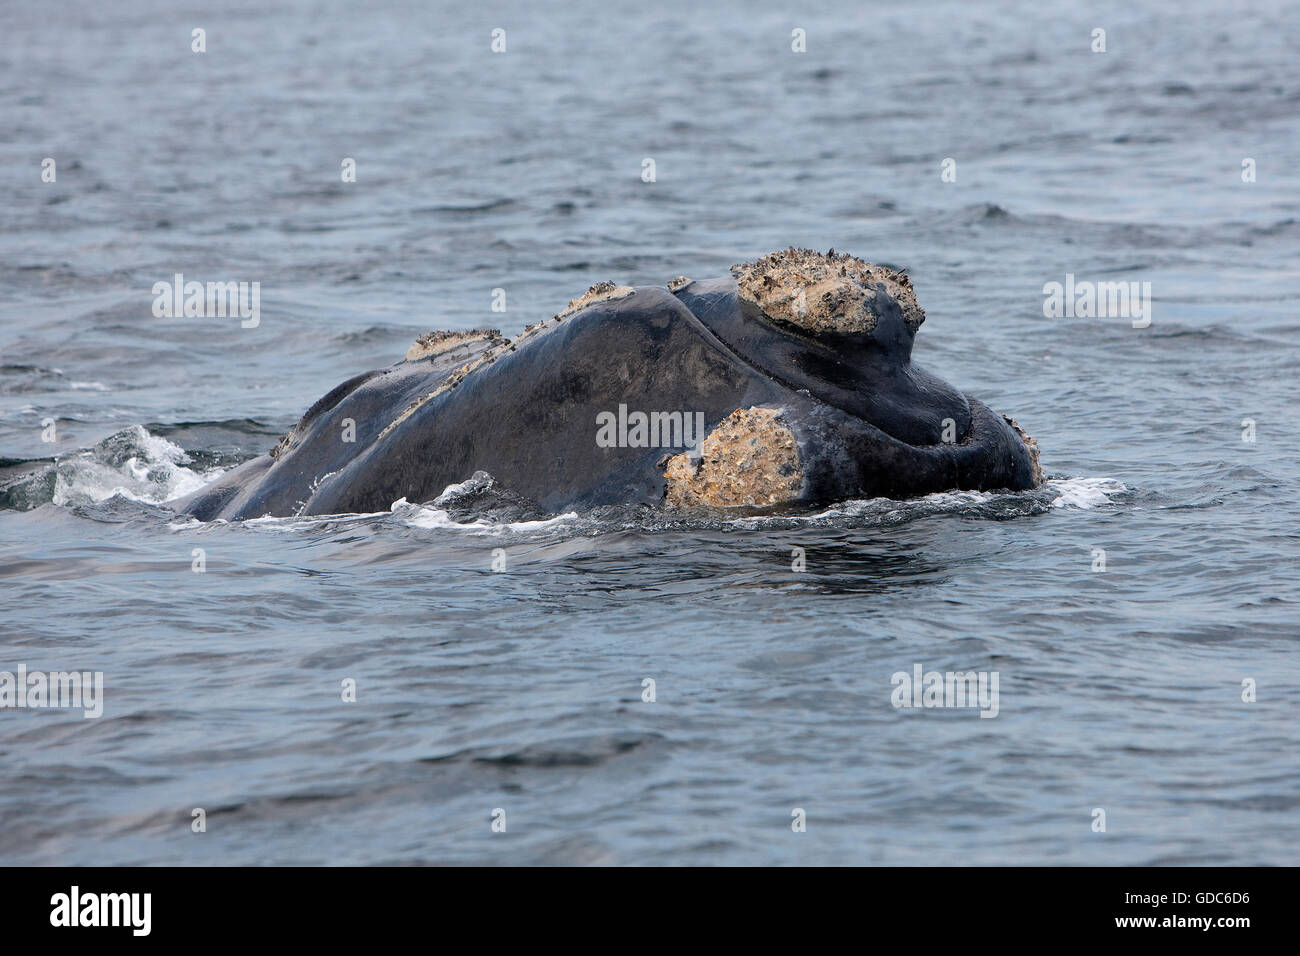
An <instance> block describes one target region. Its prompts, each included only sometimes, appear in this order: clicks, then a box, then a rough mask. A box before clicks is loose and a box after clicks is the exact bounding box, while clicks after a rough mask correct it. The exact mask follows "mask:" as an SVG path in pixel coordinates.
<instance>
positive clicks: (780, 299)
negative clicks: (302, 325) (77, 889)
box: [177, 248, 1043, 520]
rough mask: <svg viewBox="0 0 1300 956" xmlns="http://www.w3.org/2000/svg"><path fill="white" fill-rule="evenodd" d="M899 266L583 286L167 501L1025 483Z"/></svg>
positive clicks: (196, 509) (778, 495)
mask: <svg viewBox="0 0 1300 956" xmlns="http://www.w3.org/2000/svg"><path fill="white" fill-rule="evenodd" d="M924 320H925V313H924V312H923V311H922V310H921V307H920V305H919V304H918V303H917V299H916V294H915V291H914V290H913V288H912V285H911V281H910V279H909V277H908V276H907V275H906V274H905V273H903V272H900V271H895V270H891V269H888V268H883V267H879V266H873V265H871V264H869V263H867V262H864V261H862V260H861V259H857V258H854V257H852V256H849V255H844V254H836V253H835V251H834V250H831V252H829V253H826V254H822V253H817V252H811V251H809V250H805V249H793V248H792V249H788V250H786V251H784V252H777V253H773V254H771V255H769V256H765V257H763V258H761V259H758V260H755V261H752V262H747V263H742V264H740V265H737V266H734V267H733V268H732V269H731V272H730V273H729V274H728V275H724V276H720V277H717V278H713V279H701V280H691V279H687V278H685V277H682V276H679V277H677V278H676V279H674V280H672V281H671V282H669V283H668V284H667V285H665V286H641V287H637V288H632V287H629V286H617V285H614V284H613V283H608V282H606V283H600V284H598V285H596V286H593V287H592V288H591V289H590V290H588V292H587V293H586V294H584V295H583V296H581V297H580V298H578V299H575V300H574V301H572V302H571V303H570V304H569V307H568V308H566V309H565V310H563V311H562V312H560V313H559V314H558V315H556V316H554V317H553V318H552V319H550V320H548V321H546V322H542V323H539V324H537V325H533V326H528V327H527V328H526V329H525V331H524V332H523V333H522V334H521V335H520V336H518V337H517V338H515V339H514V340H513V341H512V340H509V339H506V338H504V337H503V336H502V335H501V334H500V333H499V332H498V331H496V330H491V329H481V330H475V331H470V332H448V331H443V332H433V333H429V334H427V335H424V336H421V337H420V338H419V339H417V340H416V343H415V344H414V345H413V346H412V347H411V349H410V351H409V352H408V353H407V355H406V357H405V358H404V359H403V360H402V361H400V362H397V363H396V364H394V365H392V366H390V367H388V368H384V369H376V370H373V371H369V372H364V373H362V374H360V375H357V376H355V377H353V378H350V379H348V380H347V381H345V382H343V383H342V384H341V385H339V386H337V387H336V388H334V389H333V390H331V391H330V392H329V393H328V394H326V395H325V396H324V397H322V398H321V399H320V400H319V401H317V402H316V403H315V404H314V405H312V406H311V408H310V409H308V411H307V413H306V414H305V415H304V416H303V418H302V420H301V421H300V422H298V423H297V424H296V425H295V426H294V427H293V428H292V429H291V430H290V431H289V433H288V434H287V435H285V437H284V438H283V439H282V440H281V441H280V443H279V444H278V445H277V446H276V447H275V448H274V449H272V450H271V451H270V452H269V453H268V454H266V455H263V456H261V457H259V458H257V459H254V460H252V461H249V462H247V463H245V464H244V465H242V466H240V467H239V468H236V469H235V470H233V471H232V472H229V473H228V474H226V475H225V476H223V477H222V478H221V479H219V480H218V481H217V482H215V483H214V484H212V485H209V486H208V487H205V488H203V489H202V490H201V491H199V492H198V493H196V494H195V495H193V496H191V497H189V498H187V499H184V500H183V501H181V502H179V503H178V504H177V507H178V509H179V510H181V511H183V512H186V513H189V514H192V515H195V516H197V517H199V518H201V519H204V520H210V519H213V518H226V519H240V518H253V517H259V516H262V515H296V514H309V515H317V514H337V513H347V512H374V511H380V510H387V509H388V508H389V506H390V505H391V504H392V503H393V502H394V501H397V500H398V499H401V498H406V499H407V500H409V501H412V502H421V501H427V500H430V499H432V498H434V497H436V496H437V495H438V494H439V493H440V492H442V491H443V490H444V489H445V488H446V487H447V486H448V485H451V484H454V483H456V482H459V481H463V480H464V479H466V478H467V477H469V476H470V475H472V474H474V473H475V472H478V471H485V472H488V473H490V474H491V475H492V476H493V477H494V478H495V479H496V480H497V482H498V483H499V485H500V486H501V487H502V488H505V489H508V490H510V491H512V492H514V493H516V494H519V495H522V496H524V497H526V498H529V499H531V500H533V501H534V502H536V503H537V504H538V505H539V506H541V507H542V508H544V509H546V510H549V511H553V512H559V511H563V510H568V509H570V508H590V507H594V506H599V505H606V504H613V503H619V502H638V503H646V504H652V505H659V506H663V507H667V508H697V507H713V508H733V507H773V506H782V505H796V504H801V503H817V502H829V501H838V500H843V499H847V498H862V497H877V496H887V497H893V498H905V497H911V496H916V495H924V494H928V493H931V492H936V491H943V490H947V489H974V490H987V489H1011V490H1025V489H1030V488H1033V487H1035V486H1036V485H1038V484H1040V483H1041V482H1042V480H1043V473H1042V470H1041V468H1040V467H1039V462H1038V446H1037V443H1036V442H1035V441H1034V440H1033V439H1032V438H1030V437H1029V436H1028V435H1027V434H1025V432H1024V431H1023V430H1022V429H1021V428H1020V427H1019V426H1018V425H1017V424H1016V423H1015V422H1014V421H1012V420H1011V419H1009V418H1004V417H1002V416H1001V415H998V414H996V413H994V412H993V411H991V410H990V409H989V408H988V407H987V406H985V405H983V404H982V403H980V402H979V401H977V400H976V399H975V398H972V397H971V396H969V395H964V394H963V393H961V392H960V391H958V390H957V389H955V388H953V387H952V386H950V385H948V384H947V383H946V382H944V381H942V380H941V379H939V378H937V377H935V376H934V375H931V374H930V373H928V372H926V371H924V370H923V369H921V368H919V367H917V366H916V365H913V364H912V344H913V341H914V339H915V336H916V333H917V330H918V329H919V328H920V326H921V324H922V322H924Z"/></svg>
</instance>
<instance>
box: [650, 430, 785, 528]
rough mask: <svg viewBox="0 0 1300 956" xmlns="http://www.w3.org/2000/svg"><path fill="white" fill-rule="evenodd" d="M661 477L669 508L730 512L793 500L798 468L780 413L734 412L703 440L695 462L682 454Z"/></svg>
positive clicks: (674, 458)
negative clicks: (730, 509)
mask: <svg viewBox="0 0 1300 956" xmlns="http://www.w3.org/2000/svg"><path fill="white" fill-rule="evenodd" d="M664 479H665V480H666V481H667V487H666V488H665V489H664V500H665V502H666V503H667V504H668V505H670V506H671V507H674V508H698V507H700V506H701V505H703V506H706V507H711V508H734V507H739V506H743V505H775V504H782V503H783V502H788V501H794V500H795V499H797V498H798V497H799V491H800V489H801V488H802V487H803V469H802V467H801V466H800V464H799V447H798V444H797V443H796V442H795V437H794V432H792V431H791V430H790V426H789V425H788V424H787V423H786V421H785V419H784V418H783V417H782V416H781V412H780V411H779V410H777V409H773V408H738V409H736V410H735V411H734V412H732V413H731V414H730V415H728V416H727V417H726V418H724V419H723V420H722V421H721V422H719V423H718V426H717V427H716V428H714V429H713V431H712V432H710V433H709V436H708V437H707V438H705V439H704V441H703V443H702V444H701V446H700V454H699V456H698V457H697V458H695V459H692V456H691V453H690V452H683V453H682V454H680V455H674V456H673V457H672V458H670V459H668V463H667V467H666V468H665V469H664Z"/></svg>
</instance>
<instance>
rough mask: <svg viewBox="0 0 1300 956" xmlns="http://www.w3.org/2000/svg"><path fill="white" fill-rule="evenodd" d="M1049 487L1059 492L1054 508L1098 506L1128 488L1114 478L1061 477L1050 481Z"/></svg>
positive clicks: (1053, 502)
mask: <svg viewBox="0 0 1300 956" xmlns="http://www.w3.org/2000/svg"><path fill="white" fill-rule="evenodd" d="M1047 487H1049V488H1051V489H1053V490H1055V491H1057V492H1059V494H1058V495H1057V497H1056V498H1055V499H1054V500H1053V501H1052V507H1053V508H1096V507H1098V506H1099V505H1108V504H1110V503H1111V501H1112V500H1113V498H1114V496H1115V495H1117V494H1119V493H1121V492H1124V491H1127V490H1128V488H1127V487H1125V485H1124V483H1123V482H1120V481H1116V480H1115V479H1114V478H1060V479H1057V480H1055V481H1049V482H1048V483H1047Z"/></svg>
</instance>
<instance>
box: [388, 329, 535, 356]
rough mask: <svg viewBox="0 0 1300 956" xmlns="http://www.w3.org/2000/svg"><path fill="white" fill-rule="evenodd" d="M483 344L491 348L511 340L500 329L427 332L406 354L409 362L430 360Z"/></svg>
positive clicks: (506, 343) (508, 342)
mask: <svg viewBox="0 0 1300 956" xmlns="http://www.w3.org/2000/svg"><path fill="white" fill-rule="evenodd" d="M479 342H483V343H485V344H486V345H487V346H488V347H489V348H497V347H500V346H502V345H509V344H510V341H509V339H506V338H504V337H503V336H502V335H501V332H500V330H499V329H471V330H470V331H468V332H450V331H445V330H443V331H437V332H426V333H424V335H421V336H420V337H419V338H418V339H416V340H415V342H414V343H412V345H411V347H410V349H408V350H407V352H406V359H405V361H407V362H414V361H416V360H417V359H422V358H428V357H429V356H431V355H446V354H447V353H448V352H454V351H455V350H456V349H458V348H463V347H467V346H470V345H474V344H476V343H479Z"/></svg>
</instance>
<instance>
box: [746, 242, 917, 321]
mask: <svg viewBox="0 0 1300 956" xmlns="http://www.w3.org/2000/svg"><path fill="white" fill-rule="evenodd" d="M731 274H732V275H733V276H735V278H736V286H737V290H738V294H739V296H740V299H741V301H743V302H747V303H749V304H751V305H754V306H756V307H757V308H759V309H760V310H761V311H762V313H763V314H764V315H765V316H767V317H768V318H771V319H777V320H779V321H781V322H788V323H789V324H791V325H794V326H797V327H798V328H800V329H803V330H804V331H806V332H811V333H814V334H818V333H825V332H831V333H837V334H840V335H861V334H869V333H871V332H874V331H875V328H876V323H877V322H879V320H880V316H879V315H878V314H877V312H876V309H875V304H876V295H877V289H878V287H879V286H881V285H883V286H884V290H885V292H886V294H888V295H889V296H891V297H892V298H893V299H894V301H896V302H897V303H898V306H899V308H900V309H901V310H902V313H903V322H904V323H905V324H906V325H907V329H908V331H909V332H912V333H915V332H916V330H917V329H918V328H920V327H921V323H922V322H924V321H925V312H924V310H922V308H921V306H920V304H919V303H918V302H917V301H916V292H915V291H914V290H913V288H912V280H911V279H910V278H909V277H908V275H907V273H905V272H902V271H901V270H899V271H896V270H893V269H889V268H886V267H884V266H876V265H872V264H871V263H869V262H865V261H863V260H862V259H859V258H857V257H856V256H851V255H848V254H847V253H837V252H836V251H835V250H834V249H832V250H830V252H825V253H822V252H814V251H813V250H811V249H796V248H794V247H793V246H791V247H790V248H789V249H786V250H785V251H783V252H773V253H770V254H769V255H766V256H763V257H762V258H761V259H755V260H753V261H752V262H743V263H741V264H739V265H735V266H732V267H731Z"/></svg>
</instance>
